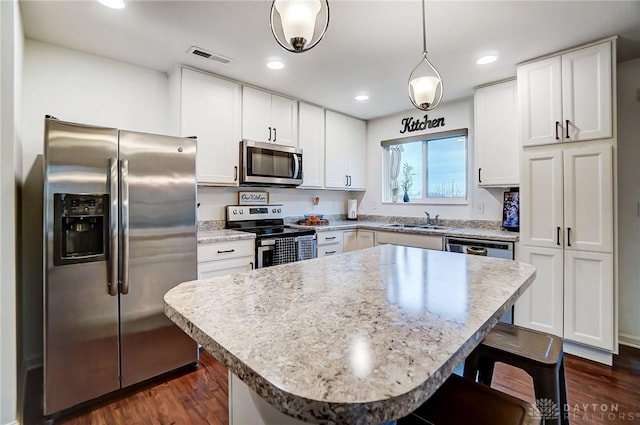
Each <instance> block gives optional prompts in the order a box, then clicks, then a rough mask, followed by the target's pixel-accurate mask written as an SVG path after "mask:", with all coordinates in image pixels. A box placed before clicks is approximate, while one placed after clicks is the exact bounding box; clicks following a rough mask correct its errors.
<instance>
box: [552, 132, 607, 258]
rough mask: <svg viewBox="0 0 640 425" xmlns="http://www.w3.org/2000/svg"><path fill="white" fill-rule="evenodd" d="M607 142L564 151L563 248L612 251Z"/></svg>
mask: <svg viewBox="0 0 640 425" xmlns="http://www.w3.org/2000/svg"><path fill="white" fill-rule="evenodd" d="M612 155H613V154H612V148H611V146H609V145H604V146H594V147H588V148H587V147H582V146H580V145H578V146H571V147H570V148H566V149H565V150H564V226H565V228H566V230H565V232H566V235H565V236H566V241H565V248H566V249H570V250H580V251H595V252H613V158H612Z"/></svg>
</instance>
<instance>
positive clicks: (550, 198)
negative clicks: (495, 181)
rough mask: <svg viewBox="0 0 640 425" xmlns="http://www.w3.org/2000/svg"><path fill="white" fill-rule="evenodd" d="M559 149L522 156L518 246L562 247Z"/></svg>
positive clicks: (560, 150)
mask: <svg viewBox="0 0 640 425" xmlns="http://www.w3.org/2000/svg"><path fill="white" fill-rule="evenodd" d="M562 188H563V173H562V149H559V148H557V149H546V150H545V151H544V152H529V151H525V152H524V153H523V154H522V185H521V186H520V241H521V244H522V245H530V246H538V247H546V248H562V244H563V239H562V235H563V228H564V227H563V216H562V213H563V202H564V201H563V194H562Z"/></svg>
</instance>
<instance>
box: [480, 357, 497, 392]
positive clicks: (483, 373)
mask: <svg viewBox="0 0 640 425" xmlns="http://www.w3.org/2000/svg"><path fill="white" fill-rule="evenodd" d="M495 364H496V363H495V362H494V361H493V360H490V359H486V358H484V359H480V361H479V365H478V382H479V383H481V384H484V385H488V386H491V381H492V380H493V367H494V366H495Z"/></svg>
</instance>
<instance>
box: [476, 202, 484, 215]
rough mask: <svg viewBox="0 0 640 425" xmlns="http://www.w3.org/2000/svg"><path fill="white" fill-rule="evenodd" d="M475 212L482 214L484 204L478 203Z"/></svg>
mask: <svg viewBox="0 0 640 425" xmlns="http://www.w3.org/2000/svg"><path fill="white" fill-rule="evenodd" d="M475 210H476V211H475V212H476V214H484V202H478V203H477V204H476V208H475Z"/></svg>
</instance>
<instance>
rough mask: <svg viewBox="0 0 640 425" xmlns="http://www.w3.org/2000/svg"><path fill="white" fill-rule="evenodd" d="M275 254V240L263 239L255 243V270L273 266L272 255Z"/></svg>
mask: <svg viewBox="0 0 640 425" xmlns="http://www.w3.org/2000/svg"><path fill="white" fill-rule="evenodd" d="M275 253H276V240H275V239H264V240H261V241H259V242H257V246H256V268H257V269H261V268H263V267H270V266H273V259H274V254H275Z"/></svg>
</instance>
